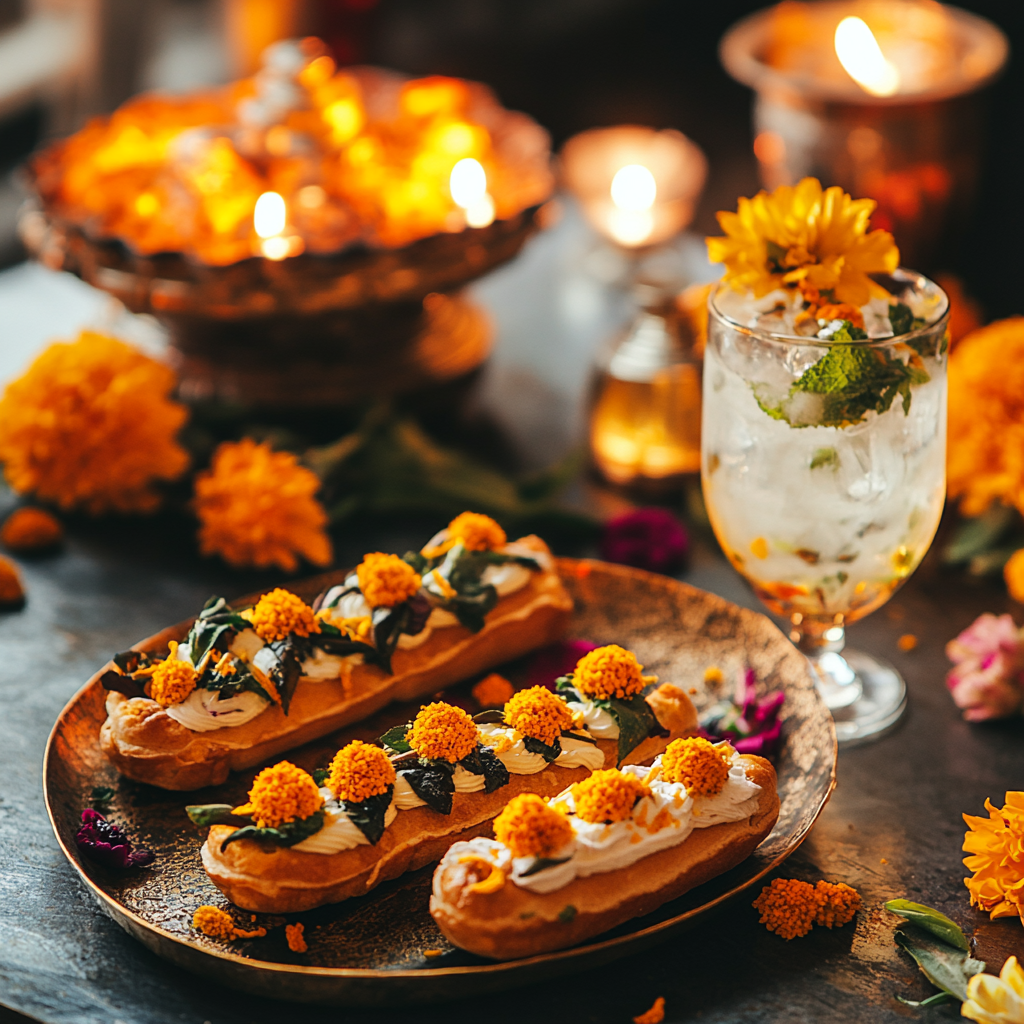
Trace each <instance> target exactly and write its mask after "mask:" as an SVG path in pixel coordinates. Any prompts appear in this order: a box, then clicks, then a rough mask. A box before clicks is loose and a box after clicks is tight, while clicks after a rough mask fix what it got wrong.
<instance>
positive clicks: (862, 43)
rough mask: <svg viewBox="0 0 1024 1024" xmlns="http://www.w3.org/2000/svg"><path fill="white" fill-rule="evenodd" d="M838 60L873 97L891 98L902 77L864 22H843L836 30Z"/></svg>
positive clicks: (847, 20)
mask: <svg viewBox="0 0 1024 1024" xmlns="http://www.w3.org/2000/svg"><path fill="white" fill-rule="evenodd" d="M835 45H836V56H837V57H838V58H839V62H840V63H841V64H842V65H843V67H844V68H845V69H846V73H847V74H848V75H849V76H850V77H851V78H852V79H853V80H854V81H855V82H856V83H857V84H858V85H859V86H860V87H861V88H862V89H863V90H864V91H865V92H869V93H871V95H872V96H892V95H893V93H895V92H896V91H897V90H898V89H899V87H900V73H899V71H898V69H897V68H896V66H895V65H894V64H893V63H892V61H890V60H887V59H886V56H885V54H884V53H882V48H881V47H880V46H879V45H878V40H877V39H876V38H875V35H874V33H873V32H872V31H871V29H870V28H868V25H867V23H866V22H865V21H864V20H863V19H862V18H854V17H850V18H843V20H842V21H841V22H839V24H838V25H837V26H836V38H835Z"/></svg>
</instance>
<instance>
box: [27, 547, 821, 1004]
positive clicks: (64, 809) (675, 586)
mask: <svg viewBox="0 0 1024 1024" xmlns="http://www.w3.org/2000/svg"><path fill="white" fill-rule="evenodd" d="M558 566H559V571H560V573H561V575H562V578H563V579H564V581H565V584H566V586H567V587H568V588H569V590H570V592H571V593H572V595H573V597H574V599H575V603H576V611H575V614H574V619H573V623H572V627H571V634H572V635H573V636H575V637H580V638H586V639H589V640H592V641H594V642H597V643H612V642H616V643H620V644H622V645H624V646H626V647H628V648H630V649H632V650H634V651H635V652H636V653H637V655H638V657H639V658H640V660H641V662H642V663H643V664H644V665H645V667H646V668H647V669H648V670H649V671H652V672H655V673H657V674H658V675H659V676H660V677H661V678H662V679H665V680H674V681H676V682H677V683H680V684H682V685H686V686H693V687H695V688H696V689H697V693H696V695H695V697H694V701H695V702H696V704H697V706H698V708H700V707H704V706H707V705H708V704H709V703H713V702H714V701H715V700H717V699H718V696H719V695H718V693H717V692H716V691H715V690H714V689H712V688H709V686H707V685H705V684H704V683H703V674H704V669H705V668H706V667H707V666H709V665H717V666H719V667H720V668H721V669H722V670H723V671H724V673H725V676H726V678H733V677H734V676H735V673H737V672H738V671H740V670H741V669H742V668H745V667H747V666H749V667H751V668H753V669H754V671H755V673H756V675H757V678H758V688H759V690H760V691H761V692H762V693H764V692H768V691H776V690H779V689H781V690H783V691H784V692H785V694H786V701H785V704H784V705H783V709H782V717H783V720H784V726H783V744H782V747H781V750H780V752H779V755H778V758H777V762H776V768H777V770H778V777H779V796H780V799H781V803H782V807H781V811H780V815H779V821H778V824H777V825H776V827H775V829H774V831H773V832H772V834H771V835H770V836H769V837H768V838H767V839H766V840H765V841H764V843H762V844H761V846H760V847H759V848H758V849H757V850H756V851H755V852H754V853H753V855H752V856H751V857H750V858H749V859H748V860H747V861H745V862H744V863H743V864H741V865H740V866H739V867H737V868H734V869H733V870H732V871H729V872H727V873H726V874H724V875H721V876H720V877H718V878H716V879H714V880H713V881H711V882H709V883H707V884H706V885H703V886H700V887H699V888H697V889H695V890H693V891H692V892H690V893H687V894H686V895H685V896H683V897H681V898H680V899H678V900H674V901H673V902H671V903H668V904H666V905H665V906H663V907H661V908H660V909H659V910H657V911H656V912H655V913H653V914H649V915H647V916H646V917H643V918H638V919H636V920H634V921H630V922H629V923H627V924H626V925H623V926H621V927H619V928H616V929H615V930H614V931H611V932H609V933H607V934H605V935H602V936H600V937H598V938H597V939H595V940H594V941H592V942H588V943H586V944H584V945H581V946H577V947H575V948H573V949H566V950H561V951H559V952H557V953H548V954H544V955H542V956H535V957H530V958H527V959H524V960H513V961H508V962H504V963H494V962H491V961H486V960H483V959H481V958H479V957H475V956H472V955H470V954H468V953H464V952H462V951H460V950H456V949H453V948H452V947H451V946H450V945H449V944H448V942H447V941H446V940H445V939H444V938H443V936H442V935H441V933H440V931H439V930H438V929H437V927H436V926H435V925H434V922H433V920H432V919H431V917H430V914H429V912H428V909H427V900H428V896H429V892H430V880H431V875H432V869H430V868H426V869H424V870H422V871H419V872H415V873H413V874H410V875H406V876H405V877H403V878H400V879H398V880H396V881H394V882H390V883H387V884H385V885H382V886H380V887H379V888H377V889H375V890H374V891H373V892H371V893H369V894H368V895H366V896H364V897H360V898H358V899H353V900H348V901H347V902H345V903H341V904H338V905H335V906H331V907H323V908H321V909H319V910H316V911H311V912H309V913H306V914H300V915H292V916H290V917H289V918H287V920H288V921H289V922H292V921H296V920H298V921H302V922H304V923H305V926H306V931H305V934H306V939H307V942H308V944H309V951H308V953H305V954H297V953H292V952H290V951H289V949H288V947H287V945H286V943H285V940H284V929H283V928H282V927H280V925H282V924H284V922H285V920H286V919H285V918H284V917H279V916H277V917H275V916H273V915H257V918H258V922H259V923H260V924H263V925H264V926H266V927H268V930H269V934H268V936H267V937H266V938H261V939H254V940H251V941H247V942H243V943H235V944H231V945H228V944H226V943H223V942H219V941H216V940H212V939H209V938H207V937H205V936H203V935H199V934H197V933H195V932H193V931H192V930H191V928H190V923H191V918H192V913H193V911H194V910H195V909H196V907H198V906H200V905H201V904H203V903H213V904H215V905H219V906H226V903H225V900H224V899H223V897H222V896H221V895H220V893H219V892H218V891H217V889H215V888H214V886H213V885H212V883H211V882H210V881H209V880H208V879H207V877H206V875H205V873H204V872H203V869H202V866H201V864H200V861H199V847H200V845H201V843H202V839H203V831H202V830H200V829H198V828H196V827H195V826H193V825H192V824H191V823H190V822H189V821H188V818H187V817H186V816H185V814H184V811H183V807H184V805H185V804H186V803H207V802H215V801H216V802H221V803H232V804H235V803H240V802H242V800H243V799H244V795H245V791H246V790H247V788H248V786H249V784H250V781H251V777H252V774H254V773H255V772H253V773H252V774H250V773H246V774H245V775H244V776H236V777H233V778H232V779H230V780H229V781H228V782H227V783H226V784H225V785H223V786H220V787H217V788H215V789H209V790H201V791H198V792H196V793H192V794H188V795H185V794H181V793H168V792H164V791H162V790H157V789H155V788H153V787H150V786H145V785H142V784H139V783H135V782H131V781H130V780H127V779H123V778H120V777H119V776H118V775H117V773H116V772H115V771H114V769H113V768H112V767H111V766H110V765H109V764H108V763H107V762H106V760H105V758H104V757H103V755H102V753H101V752H100V749H99V745H98V742H97V738H98V734H99V729H100V725H101V724H102V722H103V719H104V717H105V712H104V708H103V700H104V691H103V688H102V686H101V685H100V683H99V682H98V680H97V678H96V677H94V678H93V679H92V680H90V681H89V682H88V683H86V685H85V686H84V687H83V688H82V689H81V690H80V691H79V692H78V693H77V694H76V695H75V696H74V697H73V698H72V699H71V701H70V702H69V703H68V705H67V707H66V708H65V709H64V710H63V711H62V712H61V715H60V717H59V718H58V720H57V724H56V725H55V726H54V728H53V732H52V733H51V735H50V739H49V742H48V744H47V749H46V758H45V762H44V766H43V786H44V795H45V799H46V806H47V810H48V813H49V815H50V821H51V823H52V825H53V829H54V833H55V834H56V836H57V841H58V843H59V844H60V847H61V850H62V851H63V853H64V855H65V856H66V857H67V858H68V860H69V861H70V862H71V864H72V865H73V866H74V868H75V870H76V871H77V872H78V873H79V875H80V876H81V878H82V880H83V882H84V883H85V885H86V886H87V888H88V889H89V891H90V893H91V894H92V896H93V897H94V898H95V899H96V901H97V902H98V903H99V905H100V906H101V907H102V908H103V910H104V911H105V912H106V913H107V914H109V915H110V916H111V917H112V918H113V919H114V920H115V921H116V922H117V923H118V924H119V925H121V927H122V928H124V929H125V931H127V932H128V933H129V934H130V935H132V936H134V937H135V938H136V939H138V940H139V941H140V942H142V943H143V944H144V945H146V946H147V947H148V948H149V949H151V950H153V952H155V953H156V954H158V955H159V956H161V957H164V958H165V959H167V960H170V961H171V962H172V963H175V964H177V965H178V966H180V967H183V968H185V969H186V970H188V971H192V972H193V973H195V974H199V975H202V976H204V977H208V978H212V979H214V980H216V981H219V982H221V983H223V984H225V985H228V986H230V987H233V988H237V989H242V990H244V991H246V992H248V993H250V994H253V995H259V996H264V997H266V998H274V999H286V1000H293V1001H296V1002H307V1003H326V1004H337V1005H345V1004H349V1005H373V1006H385V1005H402V1004H408V1003H416V1002H435V1001H443V1000H447V999H456V998H463V997H469V996H477V995H482V994H485V993H488V992H495V991H499V990H501V989H508V988H513V987H516V986H520V985H525V984H531V983H534V982H538V981H542V980H544V979H546V978H551V977H555V976H558V975H563V974H569V973H572V972H577V971H583V970H588V969H591V968H594V967H597V966H600V965H601V964H604V963H608V962H609V961H612V960H615V959H616V958H618V957H622V956H627V955H630V954H633V953H637V952H639V951H641V950H643V949H647V948H649V947H651V946H653V945H655V944H656V943H658V942H663V941H665V940H666V939H668V938H671V937H673V936H675V935H678V934H679V933H680V932H682V931H684V930H685V929H687V928H689V927H691V926H693V925H694V924H697V923H699V922H700V921H701V920H703V918H704V915H707V914H708V913H710V912H712V911H713V910H715V909H716V908H717V907H720V906H721V905H722V904H724V903H725V902H726V901H728V900H730V899H733V898H735V897H737V896H739V895H740V894H742V893H744V892H745V891H746V890H747V889H749V888H750V887H751V886H753V885H755V884H756V883H757V882H758V881H760V880H761V879H762V878H764V876H765V875H766V874H768V872H770V871H772V870H773V869H774V868H776V867H778V865H779V864H781V863H782V862H783V861H784V860H785V859H786V858H787V857H788V856H790V854H792V853H793V851H794V850H796V848H797V847H798V846H799V845H800V843H801V842H803V840H804V839H805V838H806V836H807V834H808V832H809V831H810V829H811V826H812V825H813V824H814V821H815V819H816V818H817V816H818V814H819V813H820V812H821V810H822V808H823V807H824V806H825V803H826V802H827V800H828V798H829V795H830V794H831V792H832V788H833V786H834V785H835V763H836V739H835V731H834V729H833V725H832V718H831V716H830V715H829V713H828V710H827V709H826V708H825V706H824V704H823V703H822V700H821V698H820V697H819V696H818V692H817V690H816V689H815V685H814V679H813V677H812V675H811V672H810V669H809V667H808V663H807V661H806V659H805V658H804V657H803V655H801V654H800V653H799V652H798V651H797V650H796V648H795V647H793V645H792V644H790V643H789V641H788V640H786V638H785V637H784V636H783V635H782V633H780V632H779V630H778V629H777V628H776V627H775V626H774V625H773V624H772V623H771V622H770V621H769V620H768V619H767V618H766V617H765V616H764V615H760V614H758V613H757V612H752V611H748V610H746V609H743V608H739V607H737V606H736V605H733V604H730V603H729V602H728V601H725V600H723V599H721V598H719V597H715V596H714V595H712V594H707V593H705V592H703V591H701V590H697V589H695V588H693V587H690V586H687V585H686V584H684V583H679V582H677V581H675V580H672V579H669V578H668V577H664V576H656V575H653V574H650V573H645V572H642V571H640V570H638V569H629V568H625V567H622V566H614V565H607V564H605V563H602V562H591V561H585V562H580V561H576V560H573V559H559V562H558ZM342 578H344V573H340V572H333V573H330V574H327V575H325V576H320V577H317V578H315V579H311V580H307V581H304V582H302V583H297V584H295V585H294V586H293V589H294V590H295V591H296V593H299V594H300V595H301V596H303V597H305V598H307V599H310V600H311V599H312V597H313V595H315V594H316V593H318V592H319V591H320V590H321V589H322V588H323V587H324V586H325V585H327V584H330V583H332V582H336V581H338V580H340V579H342ZM188 625H189V624H188V623H182V624H179V626H176V627H172V628H170V629H168V630H164V631H163V632H162V633H160V634H157V637H155V638H150V641H147V642H145V643H144V644H143V645H142V646H146V645H147V644H148V645H149V646H150V647H151V648H153V649H157V648H160V647H163V646H165V645H166V642H167V639H168V638H173V637H175V636H179V635H183V633H184V631H185V630H187V628H188ZM504 671H506V672H507V673H508V674H509V675H510V676H511V677H512V678H513V679H514V680H515V679H516V678H517V676H521V673H522V671H523V665H522V664H520V665H512V666H508V667H506V669H505V670H504ZM462 689H463V688H461V687H456V688H455V689H454V693H453V695H454V696H459V695H460V694H461V691H462ZM414 710H415V706H414V705H406V706H404V707H403V706H401V705H395V706H392V707H390V708H388V709H386V710H385V711H384V712H382V713H381V714H379V715H377V716H375V718H373V719H371V720H368V721H366V722H363V723H361V724H360V725H359V726H356V727H353V728H351V729H346V730H344V731H343V732H342V733H340V734H338V735H336V736H333V737H331V738H330V739H328V740H324V741H319V742H317V743H312V744H308V745H307V746H305V747H301V748H299V749H298V750H295V751H293V752H291V753H290V754H289V758H290V759H291V760H293V761H294V762H296V763H297V764H299V765H301V766H303V767H305V768H313V767H316V766H321V765H324V764H326V763H327V762H328V760H329V758H330V757H331V756H332V754H333V753H334V751H335V750H337V748H338V746H339V745H340V744H341V743H344V742H347V741H348V740H349V739H352V738H356V737H359V738H363V739H370V738H375V737H376V736H378V735H379V734H380V733H381V732H382V731H383V730H384V729H386V728H387V727H388V726H390V725H392V724H395V723H397V722H400V721H408V719H409V717H410V713H411V712H413V711H414ZM97 785H110V786H112V787H114V789H115V790H116V796H115V798H114V801H113V804H112V805H111V809H110V815H111V817H112V818H113V819H114V820H115V821H117V822H119V823H123V824H124V825H125V826H126V827H127V829H128V831H129V834H130V835H132V836H133V838H134V839H135V840H136V841H137V842H138V843H139V844H140V845H143V846H148V847H149V848H151V849H152V850H154V852H155V853H156V855H157V859H156V862H155V863H154V865H153V866H152V867H149V868H145V869H142V870H137V871H131V872H126V873H122V874H118V873H115V872H111V871H108V870H106V869H104V868H101V867H98V866H97V865H95V864H93V863H92V862H90V861H88V860H83V859H82V856H81V855H80V853H79V852H78V849H77V847H76V846H75V840H74V836H75V831H76V829H77V827H78V821H79V816H80V813H81V811H82V809H83V808H84V807H86V806H88V804H89V798H90V792H91V790H92V788H93V787H94V786H97ZM247 917H248V915H246V917H245V918H243V920H245V919H247ZM424 950H432V951H433V950H441V951H442V953H441V955H438V956H431V957H426V956H424Z"/></svg>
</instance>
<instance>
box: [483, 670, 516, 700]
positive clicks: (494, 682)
mask: <svg viewBox="0 0 1024 1024" xmlns="http://www.w3.org/2000/svg"><path fill="white" fill-rule="evenodd" d="M515 692H516V688H515V687H514V686H513V685H512V684H511V683H510V682H509V681H508V680H507V679H506V678H505V677H504V676H500V675H498V673H497V672H492V673H491V674H490V675H489V676H484V678H483V679H481V680H480V682H479V683H477V684H476V686H474V687H473V699H474V700H475V701H476V702H477V704H479V705H480V707H482V708H500V707H501V706H502V705H503V704H504V703H505V701H507V700H508V699H509V697H511V696H512V694H513V693H515Z"/></svg>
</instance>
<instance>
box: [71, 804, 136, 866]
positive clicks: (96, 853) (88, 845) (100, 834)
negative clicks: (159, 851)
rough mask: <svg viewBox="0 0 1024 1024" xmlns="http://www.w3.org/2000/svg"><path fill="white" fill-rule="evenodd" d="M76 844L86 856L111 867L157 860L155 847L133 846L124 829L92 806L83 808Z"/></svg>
mask: <svg viewBox="0 0 1024 1024" xmlns="http://www.w3.org/2000/svg"><path fill="white" fill-rule="evenodd" d="M75 844H76V845H77V846H78V849H79V850H81V851H82V853H83V854H85V856H87V857H91V858H92V859H93V860H94V861H96V862H97V863H98V864H102V865H103V866H104V867H108V868H117V869H118V870H124V869H125V868H141V867H145V866H146V865H147V864H152V863H153V861H154V860H155V855H154V854H153V851H152V850H144V849H141V848H140V849H138V850H136V849H134V848H133V846H132V841H131V840H130V839H129V838H128V836H127V834H126V833H125V831H124V829H122V828H121V827H120V826H119V825H114V824H111V823H110V822H109V821H107V819H106V818H104V817H103V815H102V814H100V812H99V811H94V810H93V809H92V808H91V807H90V808H86V810H84V811H82V827H81V828H80V829H79V830H78V832H77V833H76V834H75Z"/></svg>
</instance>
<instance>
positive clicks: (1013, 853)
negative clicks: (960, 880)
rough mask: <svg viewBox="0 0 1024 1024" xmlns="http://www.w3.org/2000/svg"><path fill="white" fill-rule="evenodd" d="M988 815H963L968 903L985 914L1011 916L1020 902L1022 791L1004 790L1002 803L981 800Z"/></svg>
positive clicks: (1023, 892)
mask: <svg viewBox="0 0 1024 1024" xmlns="http://www.w3.org/2000/svg"><path fill="white" fill-rule="evenodd" d="M985 810H986V811H988V818H976V817H972V816H971V815H969V814H965V815H964V821H965V822H967V827H968V832H967V834H966V835H965V836H964V846H963V848H964V851H965V852H967V853H969V854H970V856H969V857H965V858H964V865H965V866H966V868H967V870H968V871H970V872H971V877H970V878H965V879H964V885H966V886H967V889H968V891H969V892H970V894H971V905H972V906H975V907H980V908H981V909H982V910H987V911H988V912H989V916H990V917H992V918H997V917H1015V916H1017V915H1018V914H1019V912H1020V907H1021V905H1022V903H1024V793H1021V792H1010V793H1007V794H1006V802H1005V803H1004V804H1003V806H1002V807H994V806H993V804H992V802H991V801H990V800H986V801H985Z"/></svg>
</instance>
